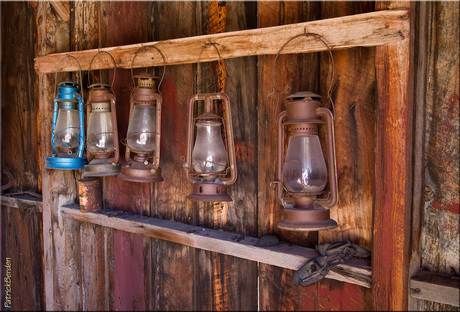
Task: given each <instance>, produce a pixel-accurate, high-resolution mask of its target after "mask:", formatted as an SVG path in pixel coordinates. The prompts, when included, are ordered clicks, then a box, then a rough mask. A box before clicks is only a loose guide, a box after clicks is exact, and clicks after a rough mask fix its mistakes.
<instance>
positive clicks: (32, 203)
mask: <svg viewBox="0 0 460 312" xmlns="http://www.w3.org/2000/svg"><path fill="white" fill-rule="evenodd" d="M0 201H1V203H2V206H6V207H11V208H19V209H31V210H33V211H35V212H40V213H41V212H42V211H43V202H42V200H41V198H37V197H34V196H30V195H27V194H23V195H14V196H8V193H6V194H2V195H0Z"/></svg>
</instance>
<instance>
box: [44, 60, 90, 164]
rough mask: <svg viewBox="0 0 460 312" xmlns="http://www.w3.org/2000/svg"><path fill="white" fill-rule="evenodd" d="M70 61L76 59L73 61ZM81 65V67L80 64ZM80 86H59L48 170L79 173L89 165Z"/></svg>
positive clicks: (67, 82)
mask: <svg viewBox="0 0 460 312" xmlns="http://www.w3.org/2000/svg"><path fill="white" fill-rule="evenodd" d="M67 57H71V56H67ZM67 57H64V58H63V59H65V58H67ZM71 58H73V59H75V58H74V57H71ZM63 59H61V61H62V60H63ZM61 61H59V63H60V62H61ZM75 61H77V59H75ZM59 63H58V65H57V66H59ZM77 63H78V61H77ZM78 65H79V66H80V64H79V63H78ZM56 80H57V69H56ZM80 82H81V74H80ZM80 85H81V83H80ZM80 85H79V84H78V83H75V82H72V81H66V82H61V83H59V84H58V87H57V89H58V94H57V96H56V97H55V99H54V110H53V124H52V132H51V146H52V149H53V154H52V155H50V156H48V157H46V161H45V168H47V169H63V170H79V169H83V167H84V166H85V165H86V164H87V160H86V157H84V156H83V151H84V146H85V129H84V117H83V97H82V96H81V95H80V93H79V86H80ZM55 93H56V91H55Z"/></svg>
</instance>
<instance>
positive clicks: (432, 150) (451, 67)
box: [410, 2, 460, 311]
mask: <svg viewBox="0 0 460 312" xmlns="http://www.w3.org/2000/svg"><path fill="white" fill-rule="evenodd" d="M459 14H460V13H459V8H458V5H455V4H454V3H447V2H446V3H444V2H433V3H429V5H428V8H427V12H426V15H427V16H426V19H425V20H424V22H425V23H426V24H425V25H424V26H425V27H426V31H427V33H426V37H427V38H426V45H425V51H426V60H424V61H425V63H422V64H421V65H425V66H426V67H423V68H421V69H420V71H422V70H426V72H425V75H426V79H425V80H423V83H424V85H423V87H426V94H423V93H421V94H420V95H421V96H423V95H425V97H424V98H422V99H420V101H421V102H422V103H423V104H425V105H426V106H423V107H422V109H425V111H424V112H425V116H424V117H425V119H424V120H423V121H424V122H425V124H421V125H422V127H421V131H423V132H424V133H423V135H422V138H424V141H422V142H421V144H420V145H421V146H420V145H419V147H420V149H422V151H423V154H422V155H423V156H424V158H422V160H423V161H424V168H423V169H424V171H423V173H424V176H423V175H422V178H423V180H422V179H420V180H421V181H420V180H419V182H420V183H421V186H420V187H421V191H423V193H422V194H423V197H421V199H420V201H419V202H418V203H419V206H418V207H420V208H421V212H420V213H421V217H420V218H421V222H420V223H421V228H420V232H419V233H418V234H419V237H417V238H419V239H420V241H419V244H418V245H417V247H418V248H419V249H418V250H417V252H419V253H420V254H419V257H418V258H416V257H415V258H416V259H415V260H418V261H419V262H418V263H416V264H418V265H419V267H420V268H422V269H423V270H429V271H433V272H441V273H446V274H450V275H454V276H455V275H457V276H458V274H459V271H460V268H459V265H460V264H459V262H458V254H459V223H460V221H459V220H460V218H459V205H458V203H459V142H458V133H459V91H458V90H459V80H460V79H459V71H458V68H459V46H458V36H459V22H458V21H459V19H458V17H459ZM420 36H421V34H420ZM420 50H421V49H420ZM416 81H418V80H416ZM419 124H420V123H419ZM416 208H417V207H416ZM413 248H414V246H413ZM413 262H415V261H413ZM410 309H419V310H432V311H434V310H444V311H447V310H458V307H453V306H450V305H447V304H440V303H433V302H430V301H425V300H418V299H412V300H410Z"/></svg>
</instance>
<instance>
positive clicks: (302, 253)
mask: <svg viewBox="0 0 460 312" xmlns="http://www.w3.org/2000/svg"><path fill="white" fill-rule="evenodd" d="M60 213H61V215H62V216H63V217H65V218H69V219H73V220H78V221H82V222H88V223H92V224H97V225H100V226H104V227H108V228H113V229H116V230H122V231H126V232H129V233H135V234H141V235H144V236H147V237H152V238H157V239H163V240H166V241H169V242H174V243H178V244H182V245H186V246H190V247H193V248H199V249H203V250H207V251H212V252H217V253H221V254H225V255H230V256H234V257H238V258H242V259H247V260H251V261H256V262H261V263H265V264H269V265H274V266H278V267H282V268H286V269H290V270H298V269H300V268H301V267H302V266H303V265H304V264H305V263H306V262H307V261H309V260H310V259H312V258H314V257H316V256H318V255H319V253H318V252H317V251H316V250H315V249H312V248H305V247H300V246H295V245H288V244H284V243H280V244H278V245H277V246H273V247H257V246H255V245H256V243H257V241H258V238H255V237H249V236H244V235H240V234H235V233H230V232H225V231H222V230H213V229H208V228H203V227H200V226H194V225H188V224H184V223H180V222H175V221H171V220H162V219H158V218H152V217H146V216H141V215H136V214H132V213H129V212H125V211H121V210H101V211H99V212H81V211H80V209H79V205H78V204H70V205H65V206H62V207H61V208H60ZM326 278H329V279H334V280H338V281H343V282H347V283H351V284H356V285H360V286H363V287H366V288H371V284H372V272H371V267H370V260H367V259H360V258H353V259H352V261H350V262H349V263H347V264H343V265H338V266H336V267H334V268H333V269H332V270H331V271H329V273H328V274H327V275H326Z"/></svg>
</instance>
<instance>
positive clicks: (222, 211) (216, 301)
mask: <svg viewBox="0 0 460 312" xmlns="http://www.w3.org/2000/svg"><path fill="white" fill-rule="evenodd" d="M208 22H209V24H208V25H209V28H208V33H209V34H217V33H222V32H225V28H226V24H227V4H226V2H225V1H212V2H210V3H209V21H208ZM215 47H216V48H217V49H222V46H220V45H216V46H215ZM219 52H220V51H219ZM217 79H218V82H217V85H218V87H217V89H218V90H217V92H225V87H226V79H227V76H226V69H225V64H224V62H223V61H222V62H218V64H217ZM223 114H225V108H224V111H223ZM227 213H228V204H227V203H215V204H214V213H213V216H214V220H213V221H214V222H213V223H214V227H219V226H222V225H223V224H225V223H226V221H227ZM223 260H224V256H223V255H215V256H214V257H213V271H214V274H213V309H214V310H216V311H222V310H228V304H229V302H230V299H229V294H228V291H227V289H228V283H227V282H228V278H229V276H228V272H227V270H226V267H227V266H225V265H222V264H221V261H223Z"/></svg>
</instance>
